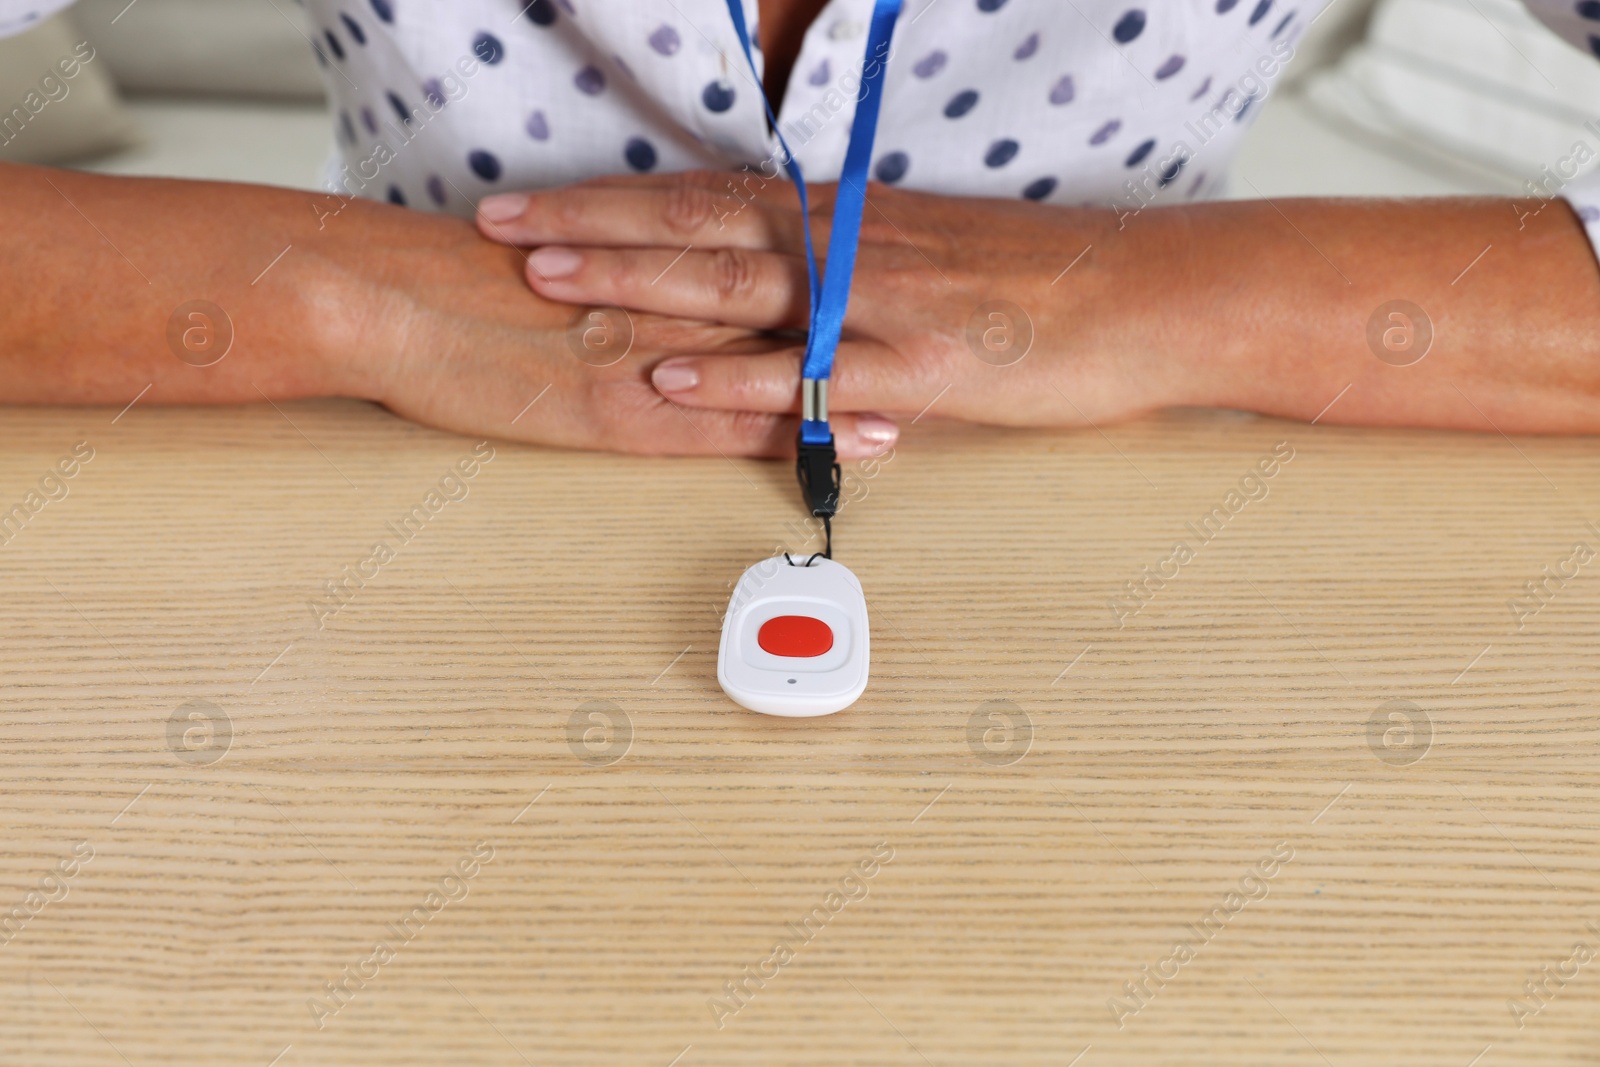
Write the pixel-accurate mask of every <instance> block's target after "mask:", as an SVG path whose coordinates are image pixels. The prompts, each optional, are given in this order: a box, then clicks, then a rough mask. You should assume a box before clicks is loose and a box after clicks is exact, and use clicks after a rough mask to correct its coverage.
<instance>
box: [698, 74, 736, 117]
mask: <svg viewBox="0 0 1600 1067" xmlns="http://www.w3.org/2000/svg"><path fill="white" fill-rule="evenodd" d="M733 99H734V94H733V86H731V85H728V84H727V83H725V82H710V83H709V84H707V85H706V87H705V88H704V89H702V90H700V102H701V103H702V104H704V105H705V106H706V110H707V111H712V112H716V113H717V114H719V115H720V114H721V113H722V112H724V111H726V110H728V109H729V108H730V107H732V106H733Z"/></svg>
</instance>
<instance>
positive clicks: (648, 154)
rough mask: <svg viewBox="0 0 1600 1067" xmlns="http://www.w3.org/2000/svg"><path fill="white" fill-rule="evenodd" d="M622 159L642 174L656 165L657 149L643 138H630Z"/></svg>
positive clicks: (624, 148) (623, 150)
mask: <svg viewBox="0 0 1600 1067" xmlns="http://www.w3.org/2000/svg"><path fill="white" fill-rule="evenodd" d="M622 158H623V159H626V160H627V161H628V166H630V167H632V168H633V169H634V170H636V171H639V172H640V173H641V174H642V173H644V172H645V171H647V170H649V169H651V168H652V167H654V166H655V165H656V147H655V145H653V144H651V143H650V142H649V141H646V140H645V139H644V138H643V137H634V138H630V139H629V141H628V143H627V144H626V145H624V146H623V149H622Z"/></svg>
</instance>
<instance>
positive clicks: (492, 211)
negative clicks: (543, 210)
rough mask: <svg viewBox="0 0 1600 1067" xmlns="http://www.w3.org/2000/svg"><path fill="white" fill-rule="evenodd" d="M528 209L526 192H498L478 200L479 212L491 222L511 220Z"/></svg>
mask: <svg viewBox="0 0 1600 1067" xmlns="http://www.w3.org/2000/svg"><path fill="white" fill-rule="evenodd" d="M526 210H528V196H527V194H526V193H496V194H495V195H494V196H486V197H484V198H483V199H482V200H479V201H478V214H480V215H482V216H483V217H484V218H486V219H488V220H489V221H490V222H510V221H511V220H512V219H514V218H516V217H517V216H518V215H521V214H522V213H523V212H524V211H526Z"/></svg>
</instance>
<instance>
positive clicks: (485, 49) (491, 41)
mask: <svg viewBox="0 0 1600 1067" xmlns="http://www.w3.org/2000/svg"><path fill="white" fill-rule="evenodd" d="M472 54H473V55H475V56H477V57H478V58H479V59H481V60H482V61H483V62H485V63H487V64H489V66H491V67H492V66H494V65H495V64H496V63H498V62H500V61H501V60H502V59H504V58H505V57H506V46H505V45H503V44H501V43H500V38H498V37H496V36H495V35H494V34H492V33H487V32H485V33H480V34H478V36H476V37H474V38H473V39H472Z"/></svg>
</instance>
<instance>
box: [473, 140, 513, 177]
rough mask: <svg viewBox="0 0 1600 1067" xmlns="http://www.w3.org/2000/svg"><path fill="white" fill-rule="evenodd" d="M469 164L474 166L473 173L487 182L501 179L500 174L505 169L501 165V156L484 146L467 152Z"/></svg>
mask: <svg viewBox="0 0 1600 1067" xmlns="http://www.w3.org/2000/svg"><path fill="white" fill-rule="evenodd" d="M467 166H469V167H471V168H472V173H474V174H476V175H477V176H478V177H480V178H482V179H483V180H484V181H486V182H493V181H499V180H500V174H501V172H502V171H503V170H504V169H505V168H503V167H502V166H501V165H500V159H499V157H497V156H496V155H495V154H494V153H492V152H487V151H485V150H483V149H482V148H476V149H473V150H472V151H471V152H469V153H467Z"/></svg>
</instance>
